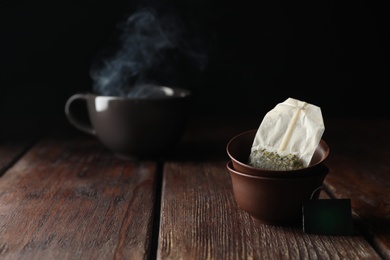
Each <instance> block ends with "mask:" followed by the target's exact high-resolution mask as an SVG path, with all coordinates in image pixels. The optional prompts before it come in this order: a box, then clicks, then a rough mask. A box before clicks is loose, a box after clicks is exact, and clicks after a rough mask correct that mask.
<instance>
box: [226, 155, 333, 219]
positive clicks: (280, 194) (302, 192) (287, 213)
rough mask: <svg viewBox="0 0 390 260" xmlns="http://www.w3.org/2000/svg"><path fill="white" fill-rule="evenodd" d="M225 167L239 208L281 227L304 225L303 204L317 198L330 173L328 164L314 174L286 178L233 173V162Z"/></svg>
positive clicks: (235, 171) (234, 171)
mask: <svg viewBox="0 0 390 260" xmlns="http://www.w3.org/2000/svg"><path fill="white" fill-rule="evenodd" d="M226 167H227V169H228V171H229V173H230V177H231V180H232V186H233V194H234V198H235V200H236V202H237V204H238V206H239V207H240V208H241V209H242V210H244V211H245V212H247V213H249V215H250V216H251V217H252V219H253V220H255V221H256V222H258V223H260V224H267V225H281V226H284V225H291V226H300V225H302V205H303V202H304V201H306V200H309V199H318V197H319V192H318V191H319V190H320V189H319V188H320V187H321V186H322V184H323V181H324V179H325V177H326V175H327V174H328V168H327V167H326V166H325V165H321V167H318V168H319V169H318V171H317V173H316V174H314V175H306V176H299V177H284V178H280V177H260V176H253V175H249V174H245V173H242V172H239V171H237V170H234V169H233V163H232V161H229V162H228V163H227V165H226Z"/></svg>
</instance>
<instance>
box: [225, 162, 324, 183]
mask: <svg viewBox="0 0 390 260" xmlns="http://www.w3.org/2000/svg"><path fill="white" fill-rule="evenodd" d="M324 167H326V168H327V166H325V165H324ZM226 168H227V169H228V171H230V172H231V173H234V174H236V175H240V176H242V177H246V178H251V179H259V180H272V181H289V182H290V181H299V180H301V179H302V178H303V179H311V178H318V176H319V175H321V176H326V175H328V171H329V169H327V171H324V172H322V173H316V174H312V175H304V176H301V178H296V177H293V176H287V177H285V178H280V177H277V176H275V177H269V176H258V175H251V174H247V173H243V172H239V171H237V170H235V169H234V168H233V162H232V160H229V161H228V162H227V163H226Z"/></svg>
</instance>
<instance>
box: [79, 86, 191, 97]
mask: <svg viewBox="0 0 390 260" xmlns="http://www.w3.org/2000/svg"><path fill="white" fill-rule="evenodd" d="M153 87H156V88H163V89H164V91H167V92H169V91H170V90H171V91H173V94H172V95H166V96H159V97H131V96H130V97H125V96H115V95H102V94H97V93H94V92H92V91H87V92H85V93H84V94H87V95H90V96H92V97H95V98H96V97H104V98H109V99H113V100H169V99H183V98H189V97H190V96H191V95H192V92H191V91H190V90H188V89H184V88H178V87H170V86H165V85H153Z"/></svg>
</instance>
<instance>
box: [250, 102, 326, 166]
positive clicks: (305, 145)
mask: <svg viewBox="0 0 390 260" xmlns="http://www.w3.org/2000/svg"><path fill="white" fill-rule="evenodd" d="M324 131H325V127H324V122H323V119H322V114H321V109H320V108H319V107H318V106H315V105H312V104H309V103H306V102H303V101H300V100H297V99H293V98H288V99H287V100H286V101H284V102H283V103H279V104H277V105H276V106H275V108H274V109H272V110H271V111H269V112H268V113H267V114H266V115H265V117H264V119H263V121H262V122H261V124H260V127H259V129H258V130H257V133H256V136H255V139H254V141H253V144H252V148H251V153H250V156H249V162H248V163H249V164H250V165H252V166H253V167H257V168H262V169H268V170H296V169H300V168H304V167H307V166H308V165H309V163H310V161H311V158H312V157H313V154H314V152H315V150H316V148H317V146H318V144H319V142H320V140H321V137H322V134H323V133H324Z"/></svg>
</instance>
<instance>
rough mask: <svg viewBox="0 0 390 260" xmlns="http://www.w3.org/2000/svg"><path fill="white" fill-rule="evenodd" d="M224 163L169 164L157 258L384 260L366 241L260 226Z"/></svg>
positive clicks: (165, 169)
mask: <svg viewBox="0 0 390 260" xmlns="http://www.w3.org/2000/svg"><path fill="white" fill-rule="evenodd" d="M225 164H226V161H220V162H198V163H191V162H186V163H178V162H171V163H167V164H166V165H165V168H164V176H163V187H162V204H161V220H160V221H161V222H160V234H159V248H158V259H381V258H380V256H379V255H378V254H377V253H376V252H375V250H374V249H373V248H372V247H371V246H370V245H369V244H368V242H367V241H366V240H365V239H364V237H362V236H360V235H358V234H357V235H354V236H319V235H309V234H306V233H304V232H303V231H302V230H301V229H299V228H294V227H279V226H268V225H260V224H257V223H255V222H253V221H252V219H251V218H250V216H249V215H248V214H247V213H245V212H243V211H242V210H240V209H239V207H238V206H237V204H236V203H235V200H234V196H233V193H232V187H231V180H230V176H229V173H228V171H227V169H226V167H225Z"/></svg>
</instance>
